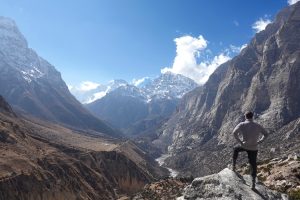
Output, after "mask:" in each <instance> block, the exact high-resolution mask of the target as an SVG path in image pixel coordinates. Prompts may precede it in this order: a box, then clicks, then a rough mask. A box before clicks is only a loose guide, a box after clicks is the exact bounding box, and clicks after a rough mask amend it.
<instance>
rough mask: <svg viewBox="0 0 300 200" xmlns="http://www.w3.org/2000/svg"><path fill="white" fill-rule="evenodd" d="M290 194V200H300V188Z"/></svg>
mask: <svg viewBox="0 0 300 200" xmlns="http://www.w3.org/2000/svg"><path fill="white" fill-rule="evenodd" d="M288 195H289V198H290V200H300V190H291V191H290V192H289V193H288Z"/></svg>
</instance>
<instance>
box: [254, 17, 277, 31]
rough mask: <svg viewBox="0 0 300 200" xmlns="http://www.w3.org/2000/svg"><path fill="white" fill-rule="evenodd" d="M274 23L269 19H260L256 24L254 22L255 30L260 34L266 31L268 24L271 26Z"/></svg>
mask: <svg viewBox="0 0 300 200" xmlns="http://www.w3.org/2000/svg"><path fill="white" fill-rule="evenodd" d="M271 22H272V21H271V20H270V19H267V18H265V19H264V18H260V19H259V20H257V21H256V22H254V24H253V25H252V28H253V30H254V31H255V32H256V33H258V32H260V31H263V30H265V28H266V26H267V25H268V24H270V23H271Z"/></svg>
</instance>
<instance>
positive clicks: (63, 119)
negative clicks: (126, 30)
mask: <svg viewBox="0 0 300 200" xmlns="http://www.w3.org/2000/svg"><path fill="white" fill-rule="evenodd" d="M0 94H1V95H2V96H3V97H4V98H5V99H6V100H7V101H8V102H9V103H10V104H11V106H12V107H14V109H15V110H16V111H17V112H18V113H22V114H24V115H31V116H34V117H36V118H39V119H44V120H48V121H52V122H56V123H60V124H64V125H67V126H72V127H76V128H80V129H85V130H88V129H90V130H92V131H94V132H98V134H101V133H102V134H103V133H104V134H106V135H108V136H113V137H120V134H119V132H118V131H115V130H113V129H112V128H111V127H110V126H108V125H107V124H105V123H104V122H102V121H101V120H99V119H98V118H96V117H94V116H93V115H92V114H90V113H89V112H88V111H87V110H86V109H85V108H84V107H83V106H82V105H81V104H80V103H79V102H78V101H77V100H76V99H75V98H74V97H73V96H72V95H71V93H70V92H69V90H68V87H67V85H66V84H65V82H64V81H63V80H62V78H61V75H60V73H59V72H58V71H57V70H56V69H55V67H54V66H52V65H51V64H50V63H48V62H47V61H46V60H44V59H43V58H41V57H40V56H38V54H37V53H36V52H35V51H34V50H32V49H31V48H29V47H28V44H27V41H26V39H25V37H24V36H23V35H22V34H21V33H20V31H19V29H18V27H17V25H16V24H15V22H14V21H13V20H11V19H9V18H5V17H0Z"/></svg>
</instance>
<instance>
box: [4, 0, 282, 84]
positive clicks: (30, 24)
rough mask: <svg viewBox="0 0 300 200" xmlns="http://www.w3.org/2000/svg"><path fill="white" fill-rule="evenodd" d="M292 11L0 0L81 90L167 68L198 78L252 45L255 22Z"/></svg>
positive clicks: (255, 1)
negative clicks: (85, 83)
mask: <svg viewBox="0 0 300 200" xmlns="http://www.w3.org/2000/svg"><path fill="white" fill-rule="evenodd" d="M286 6H288V2H287V0H63V1H62V0H60V1H58V0H42V1H41V0H26V1H25V0H6V1H5V0H0V15H2V16H6V17H11V18H13V19H14V20H15V21H16V23H17V25H18V26H19V28H20V30H21V32H22V33H23V34H24V36H25V37H26V38H27V40H28V43H29V46H30V47H31V48H33V49H34V50H35V51H36V52H37V53H38V54H39V55H40V56H42V57H43V58H45V59H46V60H48V61H49V62H50V63H51V64H53V65H54V66H55V67H56V69H57V70H59V71H60V72H61V73H62V77H63V78H64V80H65V81H66V83H67V84H69V85H79V84H80V83H81V82H83V81H91V82H97V83H106V82H108V81H109V80H112V79H125V80H127V81H129V82H130V81H132V80H133V79H139V78H142V77H146V76H149V77H154V76H157V75H159V74H160V72H161V70H162V69H164V71H173V72H176V73H181V72H182V73H183V74H184V73H187V74H188V73H190V74H195V73H194V71H193V70H194V69H192V68H193V66H196V65H197V66H196V67H202V68H205V67H206V68H208V67H210V66H213V67H212V68H211V69H212V70H210V71H213V69H214V68H215V67H216V66H215V65H217V64H219V63H220V62H222V61H225V60H227V59H228V58H230V57H232V56H233V55H234V54H236V53H238V49H239V48H240V47H241V46H242V45H244V44H247V43H248V42H249V41H250V39H251V38H252V37H253V36H254V34H255V32H256V31H255V30H254V29H253V25H254V23H255V22H256V21H258V20H261V21H263V22H267V23H268V22H270V21H272V20H273V19H274V16H275V15H276V13H277V12H278V11H279V10H281V9H282V8H284V7H286ZM268 20H269V21H268ZM176 38H177V39H176ZM180 45H181V46H180ZM232 45H233V46H232ZM234 48H235V50H234ZM226 50H227V51H226ZM176 51H177V52H176ZM179 51H180V52H181V53H178V52H179ZM185 51H188V52H189V53H186V52H185ZM226 52H227V53H226ZM191 54H193V55H195V58H192V56H191ZM220 55H221V56H222V55H223V56H224V57H218V56H220ZM185 56H186V57H190V58H186V57H185ZM185 59H187V60H185ZM188 59H190V60H188ZM193 59H194V60H193ZM218 59H219V60H218ZM195 62H196V63H195ZM201 63H202V64H203V66H201ZM184 65H187V68H189V69H187V68H186V69H185V66H184ZM188 65H189V66H188ZM202 68H201V69H202ZM199 69H200V68H199ZM199 69H197V70H198V71H199ZM209 73H210V72H209ZM191 78H193V77H191ZM203 80H204V79H203ZM204 81H205V80H204ZM198 82H199V81H198Z"/></svg>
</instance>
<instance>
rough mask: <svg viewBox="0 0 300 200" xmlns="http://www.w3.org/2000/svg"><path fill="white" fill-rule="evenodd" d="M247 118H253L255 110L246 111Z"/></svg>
mask: <svg viewBox="0 0 300 200" xmlns="http://www.w3.org/2000/svg"><path fill="white" fill-rule="evenodd" d="M245 118H246V119H253V112H251V111H248V112H246V113H245Z"/></svg>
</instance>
